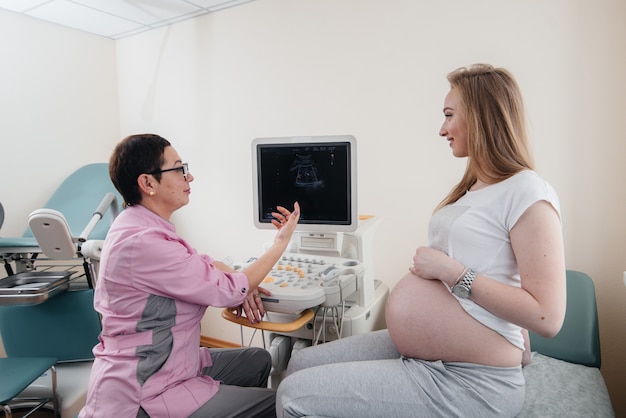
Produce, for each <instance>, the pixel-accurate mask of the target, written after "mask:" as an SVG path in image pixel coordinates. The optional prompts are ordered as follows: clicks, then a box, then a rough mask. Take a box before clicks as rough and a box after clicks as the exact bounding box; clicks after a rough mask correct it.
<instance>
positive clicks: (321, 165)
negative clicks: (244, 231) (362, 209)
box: [253, 136, 357, 232]
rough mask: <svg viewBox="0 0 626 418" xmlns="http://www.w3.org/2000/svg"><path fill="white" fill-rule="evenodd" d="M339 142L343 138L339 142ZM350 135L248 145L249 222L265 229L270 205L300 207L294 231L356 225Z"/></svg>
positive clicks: (353, 147) (350, 227)
mask: <svg viewBox="0 0 626 418" xmlns="http://www.w3.org/2000/svg"><path fill="white" fill-rule="evenodd" d="M342 139H344V140H343V141H342ZM353 139H354V138H353V137H346V138H344V137H339V136H335V137H308V138H306V139H305V140H303V139H301V138H299V141H295V140H293V139H292V140H291V141H290V140H289V139H288V138H275V139H270V138H264V139H263V140H256V141H255V144H254V147H253V148H254V154H255V155H253V158H255V160H256V161H255V162H256V167H255V171H256V173H255V181H256V184H255V185H254V186H255V187H256V193H255V199H256V204H255V207H256V209H255V210H256V211H257V213H256V214H255V217H256V219H255V221H256V222H255V223H257V226H259V224H261V225H262V224H266V225H270V226H271V220H272V219H273V217H272V212H275V211H276V206H277V205H280V206H284V207H286V208H288V209H292V208H293V203H294V202H296V201H297V202H298V203H299V204H300V208H301V216H300V222H299V229H300V230H307V229H309V230H311V229H313V230H317V231H321V230H323V231H326V232H337V231H342V230H353V229H354V227H355V226H356V221H357V220H356V219H355V217H356V215H355V214H356V207H355V206H356V204H355V193H356V190H355V189H356V187H355V184H356V183H355V180H356V179H354V178H353V177H354V173H355V170H354V169H355V167H353V165H354V164H355V158H354V157H355V156H354V153H355V152H356V150H355V144H354V140H353Z"/></svg>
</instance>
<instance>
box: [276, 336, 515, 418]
mask: <svg viewBox="0 0 626 418" xmlns="http://www.w3.org/2000/svg"><path fill="white" fill-rule="evenodd" d="M524 383H525V382H524V376H523V374H522V369H521V366H520V367H511V368H500V367H491V366H483V365H478V364H471V363H443V362H441V361H435V362H430V361H422V360H418V359H411V358H405V357H402V356H401V355H400V354H399V353H398V352H397V350H396V349H395V347H394V345H393V343H392V342H391V339H390V338H389V333H388V332H387V330H382V331H376V332H371V333H367V334H362V335H356V336H352V337H348V338H344V339H341V340H338V341H334V342H331V343H326V344H320V345H317V346H314V347H310V348H305V349H303V350H300V351H298V352H297V353H295V354H294V356H293V357H292V358H291V360H290V362H289V366H288V369H287V377H286V378H285V379H284V380H283V381H282V382H281V384H280V385H279V387H278V391H277V394H276V414H277V416H278V417H305V416H306V417H312V416H316V417H337V418H338V417H346V418H348V417H350V418H353V417H373V418H380V417H446V418H447V417H507V416H508V417H513V416H515V415H516V414H517V413H518V412H519V411H520V410H521V408H522V404H523V402H524Z"/></svg>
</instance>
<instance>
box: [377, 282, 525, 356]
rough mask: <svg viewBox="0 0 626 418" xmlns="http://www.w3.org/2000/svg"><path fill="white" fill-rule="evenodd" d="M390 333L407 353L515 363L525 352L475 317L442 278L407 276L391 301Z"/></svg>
mask: <svg viewBox="0 0 626 418" xmlns="http://www.w3.org/2000/svg"><path fill="white" fill-rule="evenodd" d="M386 321H387V328H388V330H389V335H390V337H391V339H392V341H393V343H394V345H395V346H396V348H397V349H398V351H399V352H400V353H401V354H402V355H404V356H406V357H413V358H419V359H423V360H431V361H434V360H442V361H463V362H472V363H479V364H486V365H494V366H503V367H506V366H515V365H519V364H520V361H521V351H520V350H519V349H517V348H516V347H514V346H513V345H511V344H510V343H509V342H508V341H507V340H506V339H504V338H503V337H502V336H501V335H499V334H498V333H496V332H495V331H493V330H491V329H489V328H487V327H485V326H484V325H482V324H481V323H479V322H478V321H476V320H475V319H474V318H472V317H471V316H470V315H469V314H468V313H467V312H465V310H464V309H463V308H462V307H461V305H460V304H459V302H458V301H457V300H456V299H455V298H454V296H452V295H451V294H450V292H449V291H448V290H447V288H446V287H445V285H444V284H443V283H441V282H440V281H438V280H423V279H420V278H418V277H416V276H414V275H412V274H408V275H406V276H405V277H404V278H402V279H401V280H400V281H399V282H398V284H397V285H396V286H395V287H394V288H393V290H392V292H391V294H390V295H389V298H388V300H387V308H386Z"/></svg>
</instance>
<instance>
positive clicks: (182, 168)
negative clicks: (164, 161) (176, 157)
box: [148, 163, 189, 180]
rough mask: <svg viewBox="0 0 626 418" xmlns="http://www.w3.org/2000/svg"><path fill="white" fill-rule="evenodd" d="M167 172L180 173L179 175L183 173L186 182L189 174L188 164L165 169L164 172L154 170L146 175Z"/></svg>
mask: <svg viewBox="0 0 626 418" xmlns="http://www.w3.org/2000/svg"><path fill="white" fill-rule="evenodd" d="M168 171H180V172H181V173H183V177H184V178H185V180H187V174H189V164H187V163H183V164H182V165H181V166H180V167H174V168H166V169H165V170H155V171H152V172H150V173H148V174H161V173H167V172H168Z"/></svg>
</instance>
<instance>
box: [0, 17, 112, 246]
mask: <svg viewBox="0 0 626 418" xmlns="http://www.w3.org/2000/svg"><path fill="white" fill-rule="evenodd" d="M0 57H2V58H1V60H2V65H0V144H1V148H0V172H1V173H2V176H1V180H0V184H1V186H0V201H1V202H2V205H3V206H4V210H5V221H4V225H3V226H2V230H1V231H0V234H1V235H2V236H9V237H10V236H20V235H22V233H23V232H24V230H25V229H26V227H27V217H28V214H29V213H30V212H32V211H33V210H35V209H38V208H40V207H41V206H42V205H43V204H44V203H45V202H46V201H47V200H48V198H49V197H50V195H51V194H52V191H53V190H54V189H55V188H56V187H57V186H58V185H59V184H60V183H61V181H62V180H64V179H65V178H66V177H67V176H68V175H69V174H70V173H72V172H73V171H74V170H76V169H77V168H78V167H80V166H82V165H84V164H87V163H92V162H102V161H107V160H108V155H109V154H110V152H111V150H112V149H113V146H114V145H115V143H116V142H117V141H118V140H119V117H118V115H119V109H118V105H117V70H116V61H115V42H114V41H112V40H109V39H105V38H102V37H99V36H95V35H88V34H84V33H82V32H78V31H76V30H72V29H67V28H64V27H61V26H58V25H53V24H47V23H43V22H41V21H37V20H35V19H32V18H30V17H26V16H21V15H19V14H15V13H12V12H7V11H5V10H4V9H3V10H0ZM94 209H95V208H94Z"/></svg>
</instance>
